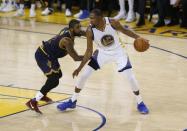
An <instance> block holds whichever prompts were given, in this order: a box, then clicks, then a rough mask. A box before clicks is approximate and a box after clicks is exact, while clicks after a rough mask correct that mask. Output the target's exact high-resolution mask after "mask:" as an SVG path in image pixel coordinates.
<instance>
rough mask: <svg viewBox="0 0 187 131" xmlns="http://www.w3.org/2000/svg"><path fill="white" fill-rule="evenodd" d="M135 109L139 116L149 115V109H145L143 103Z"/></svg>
mask: <svg viewBox="0 0 187 131" xmlns="http://www.w3.org/2000/svg"><path fill="white" fill-rule="evenodd" d="M137 109H138V111H139V112H140V113H141V114H148V113H149V109H148V108H147V107H146V105H145V104H144V103H143V102H141V103H140V104H138V105H137Z"/></svg>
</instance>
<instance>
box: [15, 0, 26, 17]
mask: <svg viewBox="0 0 187 131" xmlns="http://www.w3.org/2000/svg"><path fill="white" fill-rule="evenodd" d="M24 14H25V12H24V0H19V9H18V10H17V11H16V14H15V16H23V15H24Z"/></svg>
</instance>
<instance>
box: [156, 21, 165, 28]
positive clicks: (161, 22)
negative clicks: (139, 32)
mask: <svg viewBox="0 0 187 131" xmlns="http://www.w3.org/2000/svg"><path fill="white" fill-rule="evenodd" d="M162 26H165V22H164V21H158V22H157V23H156V24H155V25H154V27H162Z"/></svg>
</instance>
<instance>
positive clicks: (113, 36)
mask: <svg viewBox="0 0 187 131" xmlns="http://www.w3.org/2000/svg"><path fill="white" fill-rule="evenodd" d="M90 23H91V25H90V26H89V27H88V29H87V31H86V37H87V50H86V53H85V55H84V58H83V60H82V62H81V64H80V66H79V67H78V68H77V69H76V70H75V71H74V72H73V77H74V76H77V75H78V74H79V72H80V71H81V69H82V68H83V67H84V65H85V64H86V63H87V62H88V61H89V60H90V61H89V63H88V65H87V66H86V67H85V70H84V72H83V73H82V75H81V77H80V78H79V80H78V82H77V84H76V87H75V92H74V94H73V96H72V97H71V99H69V100H68V101H65V102H62V103H61V104H59V105H58V106H57V108H58V109H59V110H61V111H65V110H66V109H68V108H71V109H73V108H75V107H76V102H77V97H78V95H79V93H80V91H81V90H82V89H83V87H84V85H85V82H86V80H87V79H88V77H89V76H90V75H91V74H92V73H93V72H94V71H96V70H98V69H100V68H101V67H102V66H103V65H105V64H106V63H108V62H114V63H116V65H117V68H118V72H119V73H120V74H122V75H123V76H124V77H127V78H128V80H129V82H130V84H131V87H132V90H133V93H134V95H135V97H136V100H137V109H138V111H139V112H140V113H142V114H148V112H149V110H148V108H147V107H146V105H145V104H144V102H143V100H142V97H141V95H140V92H139V88H138V83H137V81H136V78H135V76H134V74H133V72H132V66H131V63H130V60H129V58H128V55H127V54H126V52H125V51H124V50H123V48H122V47H121V44H120V41H119V36H118V33H117V31H119V32H121V33H123V34H125V35H127V36H129V37H132V38H134V39H140V40H142V41H144V42H147V44H148V40H146V39H144V38H141V37H140V36H139V35H137V34H135V33H134V32H132V31H130V30H128V29H125V28H124V27H123V26H122V25H121V24H120V23H119V22H118V21H115V20H113V19H110V18H108V17H105V18H104V17H103V15H102V13H101V11H100V10H98V9H94V10H93V11H91V13H90ZM93 41H94V42H95V44H96V45H97V50H96V51H95V52H94V54H93V55H92V52H93ZM91 56H92V57H91ZM90 58H91V59H90Z"/></svg>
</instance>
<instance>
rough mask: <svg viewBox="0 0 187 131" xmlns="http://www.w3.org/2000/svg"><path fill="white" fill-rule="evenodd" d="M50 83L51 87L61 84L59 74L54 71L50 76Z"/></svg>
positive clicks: (48, 81) (48, 80)
mask: <svg viewBox="0 0 187 131" xmlns="http://www.w3.org/2000/svg"><path fill="white" fill-rule="evenodd" d="M47 83H48V85H50V86H51V87H53V88H55V87H56V86H58V84H59V74H56V73H52V74H51V75H49V76H48V79H47Z"/></svg>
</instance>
